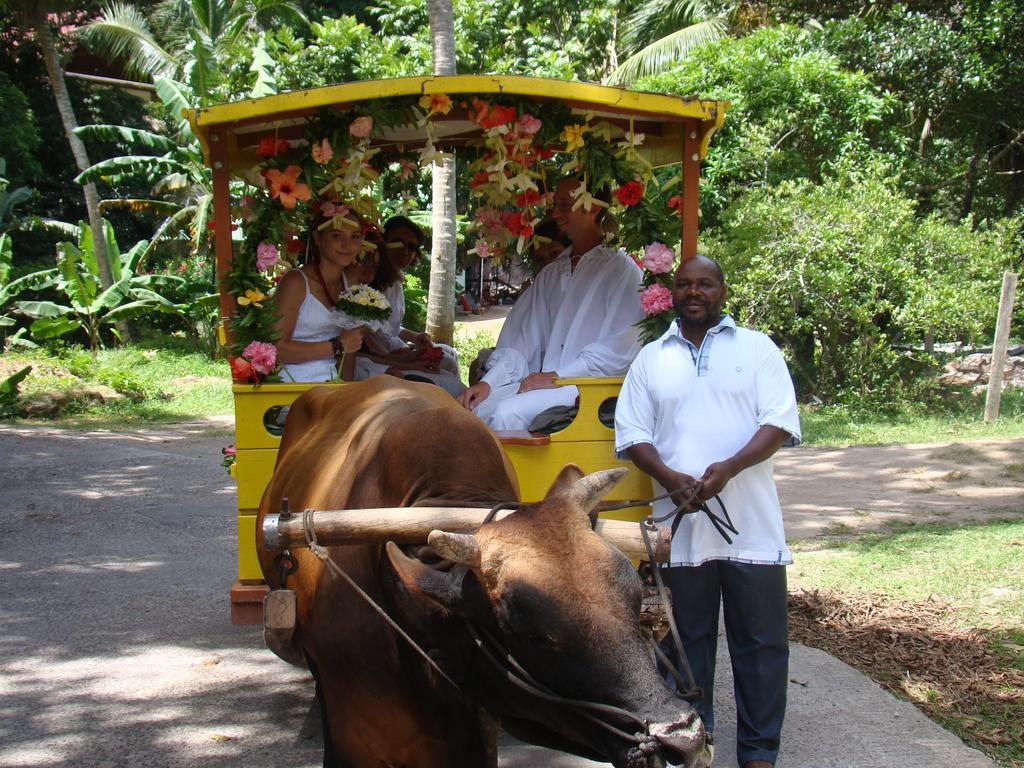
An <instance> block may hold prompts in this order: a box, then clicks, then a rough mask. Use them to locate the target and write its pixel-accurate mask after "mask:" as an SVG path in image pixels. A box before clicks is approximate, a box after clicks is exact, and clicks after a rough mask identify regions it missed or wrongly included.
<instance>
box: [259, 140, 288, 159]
mask: <svg viewBox="0 0 1024 768" xmlns="http://www.w3.org/2000/svg"><path fill="white" fill-rule="evenodd" d="M290 146H291V145H290V144H289V143H288V142H287V141H285V140H284V139H275V138H274V137H273V136H264V137H263V138H262V139H260V145H259V146H258V147H256V154H257V155H259V156H260V157H273V156H274V155H279V154H281V153H282V152H287V151H288V149H289V147H290Z"/></svg>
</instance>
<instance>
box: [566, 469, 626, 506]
mask: <svg viewBox="0 0 1024 768" xmlns="http://www.w3.org/2000/svg"><path fill="white" fill-rule="evenodd" d="M628 474H629V470H628V469H626V467H612V468H611V469H602V470H599V471H597V472H591V473H590V474H589V475H586V476H585V477H581V478H580V479H579V480H577V481H576V482H575V483H573V484H572V487H570V488H569V490H568V492H567V493H566V494H565V497H566V498H567V499H568V500H569V501H571V502H572V503H573V504H575V505H577V506H578V507H579V508H580V509H582V510H583V511H584V512H588V513H589V512H590V510H592V509H593V508H594V507H596V506H597V503H598V502H599V501H601V499H603V498H604V497H605V494H607V493H608V491H610V490H611V489H612V488H614V487H615V486H616V484H618V483H619V481H621V480H622V478H624V477H625V476H626V475H628Z"/></svg>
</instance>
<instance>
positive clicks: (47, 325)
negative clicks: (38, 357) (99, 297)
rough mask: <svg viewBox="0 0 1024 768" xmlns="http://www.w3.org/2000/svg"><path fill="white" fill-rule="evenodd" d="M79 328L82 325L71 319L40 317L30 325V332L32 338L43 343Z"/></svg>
mask: <svg viewBox="0 0 1024 768" xmlns="http://www.w3.org/2000/svg"><path fill="white" fill-rule="evenodd" d="M81 327H82V323H81V322H79V321H78V320H75V319H74V318H71V317H41V318H39V319H38V320H36V321H35V322H34V323H32V325H31V327H30V330H31V331H32V336H33V338H36V339H39V340H40V341H45V340H46V339H56V338H59V337H60V336H64V335H65V334H68V333H71V332H72V331H77V330H78V329H79V328H81Z"/></svg>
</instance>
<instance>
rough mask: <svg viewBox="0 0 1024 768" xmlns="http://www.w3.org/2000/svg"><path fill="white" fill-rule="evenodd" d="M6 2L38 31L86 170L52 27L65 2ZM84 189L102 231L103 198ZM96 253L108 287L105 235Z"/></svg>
mask: <svg viewBox="0 0 1024 768" xmlns="http://www.w3.org/2000/svg"><path fill="white" fill-rule="evenodd" d="M3 5H5V6H6V7H7V8H9V9H10V10H12V11H13V12H14V13H15V15H16V16H17V18H18V20H19V22H20V24H21V25H22V27H24V28H25V29H26V30H27V29H32V30H34V31H35V33H36V42H38V43H39V50H40V51H41V52H42V55H43V63H44V64H45V66H46V76H47V79H48V80H49V81H50V88H51V90H52V91H53V97H54V99H56V100H57V111H58V113H59V114H60V120H61V123H62V124H63V126H64V134H65V136H67V139H68V143H69V144H70V145H71V154H72V155H73V156H74V158H75V165H77V166H78V170H79V171H84V170H85V169H86V168H88V167H89V166H91V165H92V163H91V162H90V160H89V154H88V152H86V150H85V145H84V144H83V143H82V140H81V139H80V138H78V136H76V135H75V129H76V128H78V120H77V118H76V117H75V110H74V107H73V106H72V105H71V97H70V96H68V89H67V86H66V85H65V83H64V69H63V67H62V66H61V62H60V57H59V56H58V54H57V46H56V43H55V42H54V39H53V32H52V31H51V30H50V20H49V16H50V14H51V13H56V12H59V11H61V10H63V9H64V8H65V4H63V3H60V2H36V1H35V0H5V2H4V3H3ZM82 190H83V192H84V193H85V208H86V211H87V212H88V216H89V225H90V226H91V227H92V228H93V231H94V232H103V231H104V230H103V228H102V227H101V226H100V197H99V194H97V192H96V185H95V184H92V183H90V184H84V185H83V186H82ZM95 252H96V259H97V262H98V267H99V276H100V281H101V283H102V285H103V287H105V288H109V287H110V285H111V284H112V282H113V280H112V278H111V273H110V260H109V258H108V255H107V244H106V242H104V240H103V238H102V237H100V238H97V240H96V247H95Z"/></svg>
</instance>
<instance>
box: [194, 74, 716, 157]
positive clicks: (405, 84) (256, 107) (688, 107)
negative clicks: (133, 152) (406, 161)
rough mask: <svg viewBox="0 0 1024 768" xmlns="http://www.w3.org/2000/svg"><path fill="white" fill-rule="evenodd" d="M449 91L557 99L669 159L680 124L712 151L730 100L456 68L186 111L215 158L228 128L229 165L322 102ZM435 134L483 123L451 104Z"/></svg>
mask: <svg viewBox="0 0 1024 768" xmlns="http://www.w3.org/2000/svg"><path fill="white" fill-rule="evenodd" d="M432 94H447V95H448V96H450V97H451V98H452V100H453V101H456V102H457V101H458V100H459V99H458V97H459V96H465V97H470V96H484V95H491V96H493V95H495V94H507V95H509V96H515V97H519V98H527V99H530V100H534V101H537V102H544V101H560V102H562V103H563V104H565V105H566V106H568V107H570V108H571V109H572V110H573V111H574V112H577V113H579V114H581V115H582V114H587V113H589V114H591V115H593V116H594V117H595V118H598V119H603V120H605V121H607V122H608V123H610V124H611V125H612V126H613V130H615V131H617V132H618V133H619V134H620V135H621V134H624V133H625V132H626V131H627V130H629V129H630V121H632V126H633V130H635V131H636V132H640V133H644V134H645V136H646V140H645V141H644V145H643V147H642V148H641V149H640V152H641V153H642V154H643V155H644V156H645V157H646V159H647V161H648V162H650V163H651V164H652V165H653V166H662V165H670V164H672V163H678V162H679V161H680V160H681V159H682V152H683V131H684V129H685V127H686V126H687V124H689V125H691V126H695V123H696V126H695V127H697V130H698V132H699V135H700V154H701V157H704V155H705V153H706V152H707V146H708V142H709V140H710V138H711V135H712V134H713V133H714V132H715V130H717V128H718V127H719V126H720V125H721V124H722V121H723V120H724V118H725V111H726V109H727V108H728V107H729V103H728V102H726V101H721V100H716V99H701V98H696V97H692V98H691V97H687V98H683V97H680V96H669V95H666V94H660V93H649V92H644V91H631V90H627V89H625V88H616V87H609V86H603V85H594V84H592V83H580V82H571V81H565V80H550V79H544V78H535V77H519V76H499V75H453V76H433V75H432V76H429V77H400V78H393V79H388V80H364V81H360V82H354V83H343V84H341V85H330V86H325V87H323V88H313V89H309V90H304V91H289V92H286V93H280V94H276V95H274V96H265V97H263V98H259V99H246V100H244V101H237V102H232V103H229V104H221V105H218V106H213V107H206V108H203V109H198V110H188V112H187V117H188V119H189V122H190V123H191V125H192V129H193V131H194V132H195V134H196V135H197V136H198V137H199V140H200V142H201V144H202V147H203V153H204V155H205V157H206V160H207V162H208V163H209V162H210V143H211V141H214V140H216V139H214V138H213V137H214V136H215V134H217V133H220V132H221V131H223V133H224V135H225V138H226V141H227V143H228V164H229V167H230V169H231V170H236V169H242V168H247V167H250V166H252V165H253V164H255V163H256V162H258V160H259V158H258V156H257V154H256V148H257V146H258V145H259V143H260V140H261V138H262V137H263V136H265V135H266V134H267V133H268V132H273V133H275V134H276V135H277V136H278V137H279V138H281V139H285V140H287V141H289V142H291V143H293V144H298V143H305V141H306V139H305V136H304V133H303V126H304V123H305V121H306V120H307V119H308V118H310V117H312V116H314V115H315V114H316V113H317V112H318V111H320V110H321V109H325V108H326V109H336V110H344V109H346V108H349V107H351V106H352V105H354V104H356V103H358V102H363V101H368V100H372V99H381V98H393V97H400V96H421V95H432ZM433 134H434V135H433V140H434V142H435V144H436V145H437V147H438V148H439V149H454V148H458V147H459V146H461V145H465V144H466V143H468V142H470V141H473V140H474V139H477V138H479V137H480V136H481V128H480V126H479V125H477V124H476V123H474V122H473V121H472V120H470V119H469V116H468V115H467V114H466V111H465V110H464V109H453V110H452V111H451V112H450V113H449V114H448V115H446V116H444V117H443V118H441V119H436V120H435V121H434V125H433ZM426 140H427V133H426V130H425V128H424V127H423V126H422V125H416V124H406V125H400V126H394V127H389V128H387V129H385V130H384V131H382V133H381V135H380V136H376V137H375V138H374V141H373V143H374V145H376V146H379V147H382V148H383V147H388V146H398V145H402V146H404V147H405V148H406V149H414V148H417V147H419V146H422V145H423V144H424V143H425V142H426Z"/></svg>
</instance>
